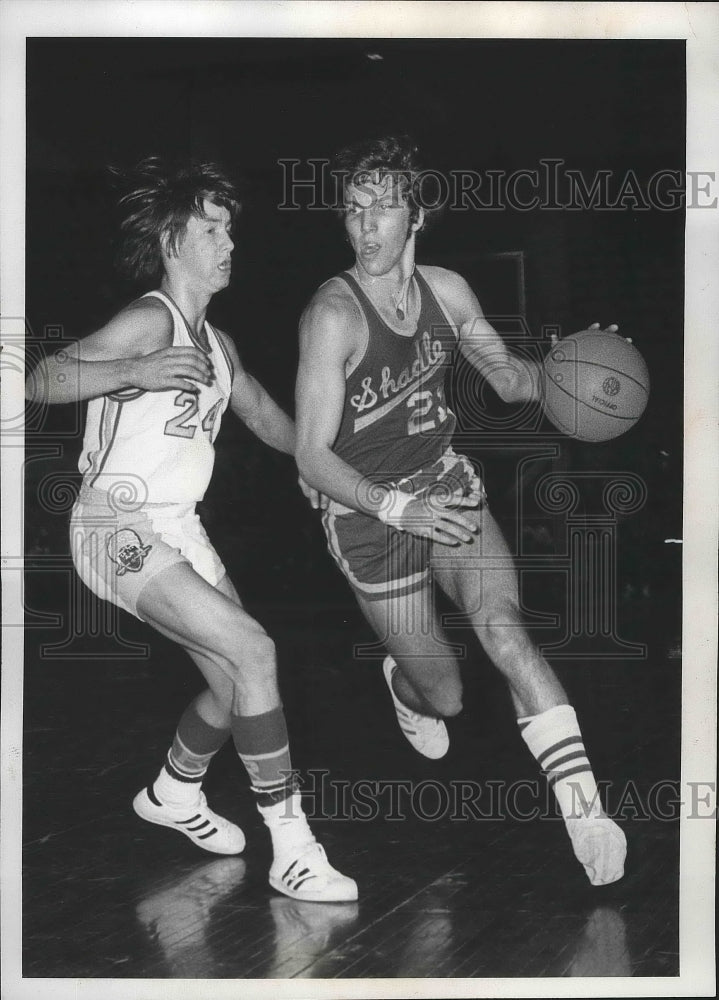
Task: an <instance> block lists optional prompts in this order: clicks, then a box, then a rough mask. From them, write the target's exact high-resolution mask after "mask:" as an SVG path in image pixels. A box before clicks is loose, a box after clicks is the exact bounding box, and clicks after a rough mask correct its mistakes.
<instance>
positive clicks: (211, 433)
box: [27, 158, 357, 902]
mask: <svg viewBox="0 0 719 1000" xmlns="http://www.w3.org/2000/svg"><path fill="white" fill-rule="evenodd" d="M127 180H128V182H129V188H130V189H129V190H128V192H127V194H125V196H124V197H123V198H122V200H121V203H120V204H121V206H122V207H123V208H124V211H125V217H124V222H123V224H122V236H123V247H122V262H123V263H124V264H125V266H126V268H127V269H128V270H129V271H130V272H131V273H132V274H134V276H135V277H137V278H147V279H150V280H154V281H155V282H157V285H158V287H156V289H155V290H154V291H152V292H150V293H148V294H147V295H145V296H143V297H142V298H140V299H137V300H136V301H134V302H132V303H131V304H130V305H128V306H127V307H126V308H125V309H122V310H121V311H120V312H119V313H118V314H117V315H116V316H114V317H113V318H112V319H111V320H110V322H109V323H108V324H107V325H106V326H104V327H103V328H102V329H100V330H98V331H97V332H95V333H93V334H91V335H90V336H88V337H86V338H84V339H83V340H81V341H80V342H79V343H77V345H76V346H75V347H74V348H73V349H71V350H68V351H67V352H65V353H64V354H63V353H60V354H58V355H55V356H54V357H52V358H49V359H48V360H46V361H45V362H44V364H43V368H44V370H43V372H42V377H39V376H40V373H38V372H34V373H32V374H31V375H30V377H29V379H28V387H27V394H28V396H29V397H30V398H33V399H44V400H46V401H48V402H50V403H62V402H68V401H73V400H77V399H87V400H88V401H89V402H88V413H87V426H86V431H85V439H84V444H83V449H82V455H81V458H80V471H81V472H82V473H83V483H82V488H81V491H80V495H79V497H78V499H77V503H76V505H75V508H74V510H73V515H72V520H71V543H72V554H73V559H74V562H75V566H76V568H77V571H78V573H79V574H80V576H81V578H82V579H83V581H84V582H85V583H86V584H87V586H88V587H89V588H90V589H91V590H92V591H94V593H96V594H97V595H98V596H100V597H101V598H103V599H105V600H109V601H112V602H114V603H115V604H117V605H118V606H119V607H121V608H124V609H125V610H126V611H129V612H130V613H131V614H134V615H136V616H137V617H138V618H140V619H142V620H143V621H146V622H148V623H149V624H150V625H152V626H153V627H154V628H156V629H157V630H158V631H159V632H161V633H162V634H163V635H165V636H168V637H169V638H171V639H173V640H174V641H175V642H177V643H178V644H179V645H180V646H181V647H182V648H183V649H184V650H185V651H186V652H187V653H188V654H189V655H190V656H191V657H192V659H193V660H194V662H195V663H196V664H197V666H198V668H199V669H200V671H201V672H202V674H203V676H204V678H205V680H206V681H207V687H206V688H205V689H204V690H203V691H202V693H201V694H200V695H199V696H198V697H197V698H195V699H194V701H193V702H192V703H191V704H190V705H189V706H188V707H187V709H186V710H185V712H184V714H183V716H182V718H181V719H180V721H179V724H178V727H177V731H176V733H175V737H174V740H173V742H172V745H171V747H170V748H169V750H168V754H167V758H166V760H165V762H164V764H163V766H162V768H161V770H160V772H159V774H158V776H157V778H156V780H155V781H154V782H153V783H152V784H150V785H149V786H148V787H147V788H145V789H143V790H142V791H140V792H139V793H138V794H137V795H136V797H135V799H134V803H133V805H134V809H135V811H136V812H137V814H138V815H139V816H141V817H142V818H143V819H145V820H148V821H149V822H152V823H157V824H160V825H163V826H167V827H169V828H171V829H174V830H178V831H180V832H181V833H183V834H184V835H185V836H187V837H189V838H190V840H192V841H193V843H195V844H197V845H198V846H199V847H202V848H203V849H205V850H208V851H211V852H213V853H216V854H238V853H240V852H241V851H242V850H243V848H244V844H245V838H244V836H243V833H242V831H241V830H240V829H239V827H237V826H235V825H234V824H232V823H230V822H229V821H228V820H226V819H224V818H223V817H221V816H218V815H217V814H216V813H214V812H213V811H212V810H211V809H210V808H209V806H208V805H207V802H206V800H205V796H204V794H203V792H202V787H201V786H202V779H203V777H204V775H205V772H206V771H207V768H208V766H209V763H210V761H211V760H212V757H213V756H214V754H215V753H217V751H218V750H219V749H220V747H221V746H222V745H223V744H224V743H225V741H226V740H227V739H228V738H230V737H231V738H232V740H233V741H234V745H235V748H236V750H237V753H238V755H239V757H240V758H241V760H242V763H243V764H244V766H245V768H246V770H247V773H248V775H249V778H250V784H251V788H252V791H253V793H254V796H255V800H256V804H257V808H258V809H259V811H260V813H261V815H262V817H263V819H264V821H265V824H266V825H267V827H268V829H269V832H270V835H271V839H272V846H273V861H272V865H271V868H270V874H269V880H270V884H271V885H272V886H273V887H274V888H276V889H277V890H279V891H280V892H282V893H284V894H285V895H288V896H291V897H294V898H297V899H303V900H314V901H320V902H324V901H343V900H351V899H356V898H357V886H356V884H355V882H354V881H353V880H352V879H350V878H347V877H345V876H344V875H342V874H340V873H339V872H337V871H336V870H335V869H334V868H332V866H331V865H330V864H329V862H328V861H327V858H326V856H325V853H324V850H323V848H322V847H321V845H320V844H318V843H317V842H316V840H315V838H314V836H313V834H312V832H311V831H310V828H309V826H308V823H307V820H306V818H305V816H304V814H303V811H302V808H301V803H300V796H299V793H298V791H297V789H296V785H295V782H294V778H293V776H292V767H291V762H290V755H289V744H288V736H287V727H286V724H285V717H284V713H283V711H282V707H281V704H280V697H279V693H278V688H277V671H276V664H275V651H274V646H273V643H272V641H271V640H270V638H269V637H268V635H267V634H266V633H265V631H264V629H263V628H262V627H261V626H260V625H259V624H258V623H257V622H256V621H254V619H253V618H251V617H250V615H248V614H247V612H246V611H245V610H244V609H243V607H242V604H241V602H240V599H239V597H238V595H237V592H236V590H235V588H234V586H233V585H232V583H231V581H230V579H229V577H228V576H227V573H226V572H225V569H224V567H223V565H222V563H221V561H220V559H219V557H218V555H217V553H216V552H215V550H214V549H213V547H212V545H211V544H210V542H209V540H208V538H207V536H206V534H205V532H204V530H203V527H202V525H201V524H200V521H199V518H198V516H197V514H196V513H195V504H196V503H197V502H198V501H199V500H201V499H202V497H203V495H204V493H205V490H206V488H207V485H208V482H209V480H210V476H211V474H212V467H213V462H214V441H215V438H216V436H217V433H218V430H219V427H220V421H221V419H222V415H223V413H224V412H225V410H226V409H227V407H228V406H229V408H230V409H231V410H232V412H233V413H234V414H235V415H236V416H238V417H239V418H240V419H241V420H243V421H244V422H245V423H246V424H247V426H248V427H250V428H251V430H253V431H254V433H255V434H257V436H258V437H259V438H260V439H261V440H263V441H264V442H265V443H267V444H268V445H270V446H271V447H273V448H277V449H279V450H280V451H282V452H285V453H287V454H291V453H292V452H293V449H294V444H295V432H294V425H293V423H292V421H291V420H290V419H289V417H288V416H287V415H286V414H285V413H284V412H283V411H282V410H281V409H280V408H279V407H278V406H277V405H276V404H275V403H274V402H273V400H272V399H271V398H270V397H269V395H268V394H267V393H266V392H265V390H264V389H263V388H262V387H261V386H260V385H259V384H258V383H257V381H256V380H255V379H254V378H253V377H252V376H251V375H250V374H249V373H248V372H247V371H245V369H244V368H243V367H242V364H241V363H240V360H239V357H238V354H237V351H236V349H235V347H234V344H233V342H232V340H231V339H230V338H229V337H228V336H227V335H226V334H224V333H222V332H221V331H219V330H216V329H214V328H213V327H212V326H211V325H210V323H209V322H207V320H206V318H205V316H206V311H207V307H208V305H209V303H210V301H211V299H212V296H213V295H214V294H215V293H216V292H219V291H221V290H222V289H223V288H225V287H226V286H227V285H228V283H229V281H230V274H231V255H232V249H233V242H232V238H231V228H232V224H233V222H234V221H235V218H236V215H237V212H238V211H239V205H238V203H237V200H236V196H235V193H234V190H233V188H232V186H231V185H230V183H229V182H228V180H227V179H226V178H225V177H224V176H223V174H222V173H221V172H220V171H219V170H218V169H217V168H216V167H215V166H213V165H211V164H200V165H193V166H189V167H185V168H182V169H179V170H170V169H169V168H167V167H165V166H163V165H162V164H161V163H160V162H159V161H157V160H155V159H152V158H151V159H148V160H145V161H142V162H141V163H140V164H138V166H137V168H136V169H135V171H134V172H133V173H132V174H131V175H130V176H129V177H128V178H127ZM305 492H306V493H308V495H309V493H310V491H309V490H308V489H307V488H305ZM314 499H315V502H316V497H315V498H314Z"/></svg>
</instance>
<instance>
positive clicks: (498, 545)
mask: <svg viewBox="0 0 719 1000" xmlns="http://www.w3.org/2000/svg"><path fill="white" fill-rule="evenodd" d="M464 514H465V516H467V517H469V518H471V519H473V520H475V521H476V522H477V523H478V524H479V527H480V530H479V532H478V534H477V536H476V537H475V539H474V541H473V542H472V543H471V544H465V545H459V546H457V547H456V548H448V547H447V546H442V545H437V544H435V546H434V550H433V563H432V564H433V569H434V576H435V579H436V581H437V583H438V584H439V586H440V587H442V589H443V590H444V591H445V593H446V594H447V595H448V596H449V597H450V598H451V599H452V601H454V603H455V604H456V605H457V607H458V608H459V609H460V610H461V611H463V612H464V613H465V614H466V615H467V616H468V618H469V620H470V622H471V624H472V626H473V627H474V630H475V632H476V633H477V636H478V637H479V640H480V642H481V643H482V645H483V646H484V648H485V650H486V651H487V654H488V656H489V657H490V659H491V660H492V662H493V663H494V664H495V666H496V667H497V669H498V670H500V671H501V673H502V674H503V675H504V677H505V679H506V680H507V683H508V684H509V689H510V693H511V695H512V700H513V702H514V706H515V709H516V711H517V715H518V716H530V715H537V714H538V713H540V712H544V711H546V710H547V709H549V708H553V707H554V706H555V705H562V704H566V701H567V696H566V694H565V692H564V689H563V687H562V685H561V684H560V682H559V680H558V679H557V676H556V674H555V673H554V671H553V670H552V668H551V667H550V666H549V664H548V663H547V661H546V660H545V659H544V657H543V656H541V654H540V653H539V651H538V649H537V648H536V646H535V645H534V643H533V642H532V641H531V639H530V638H529V635H528V634H527V631H526V629H525V627H524V625H523V624H522V620H521V614H520V611H519V597H518V591H517V574H516V572H515V569H514V562H513V560H512V556H511V554H510V552H509V549H508V548H507V544H506V542H505V541H504V538H503V537H502V533H501V531H500V530H499V527H498V525H497V522H496V521H495V520H494V518H493V517H492V515H491V514H490V512H489V510H488V509H487V508H486V507H484V508H482V509H481V510H476V511H474V510H469V511H464Z"/></svg>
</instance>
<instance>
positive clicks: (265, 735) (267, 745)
mask: <svg viewBox="0 0 719 1000" xmlns="http://www.w3.org/2000/svg"><path fill="white" fill-rule="evenodd" d="M231 725H232V739H233V740H234V743H235V749H236V750H237V753H238V755H239V757H240V760H241V761H242V763H243V764H244V765H245V768H246V770H247V773H248V774H249V776H250V785H251V787H252V791H253V792H254V795H255V800H256V803H257V805H258V807H259V806H272V805H275V804H276V803H279V802H283V801H284V800H285V799H286V798H288V797H289V796H290V795H291V794H292V792H293V790H294V787H295V775H294V774H293V771H292V764H291V762H290V747H289V738H288V736H287V723H286V722H285V713H284V712H283V710H282V708H281V707H280V706H278V707H277V708H273V709H271V710H270V711H269V712H263V713H262V714H261V715H233V716H232V720H231Z"/></svg>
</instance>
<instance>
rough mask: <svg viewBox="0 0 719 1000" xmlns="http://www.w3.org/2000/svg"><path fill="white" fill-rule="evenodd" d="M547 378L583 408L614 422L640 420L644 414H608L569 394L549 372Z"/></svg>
mask: <svg viewBox="0 0 719 1000" xmlns="http://www.w3.org/2000/svg"><path fill="white" fill-rule="evenodd" d="M547 378H548V379H549V381H550V382H551V383H552V385H554V386H556V387H557V389H559V391H560V392H563V393H565V394H566V395H567V396H569V398H570V399H573V400H574V402H575V403H581V404H582V406H586V407H587V409H589V410H594V412H595V413H602V414H604V416H605V417H611V418H612V419H613V420H639V417H641V415H642V413H644V410H642V413H640V414H639V417H620V416H619V414H618V413H608V412H607V410H600V409H599V407H598V406H592V404H591V403H585V402H584V400H583V399H579V398H578V397H577V396H573V395H572V394H571V392H567V390H566V389H565V388H563V386H561V385H559V384H558V383H557V382H555V381H554V379H553V378H552V376H551V375H550V374H549V372H547ZM545 402H546V398H545Z"/></svg>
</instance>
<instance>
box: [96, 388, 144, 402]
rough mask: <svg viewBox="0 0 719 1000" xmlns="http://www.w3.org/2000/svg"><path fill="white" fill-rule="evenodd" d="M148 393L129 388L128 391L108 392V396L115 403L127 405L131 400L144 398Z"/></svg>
mask: <svg viewBox="0 0 719 1000" xmlns="http://www.w3.org/2000/svg"><path fill="white" fill-rule="evenodd" d="M146 391H147V390H146V389H133V388H131V387H130V386H128V388H127V389H118V390H117V392H108V393H106V395H107V398H108V399H111V400H112V401H113V403H127V402H129V401H130V400H131V399H139V398H140V396H144V395H145V393H146Z"/></svg>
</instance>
